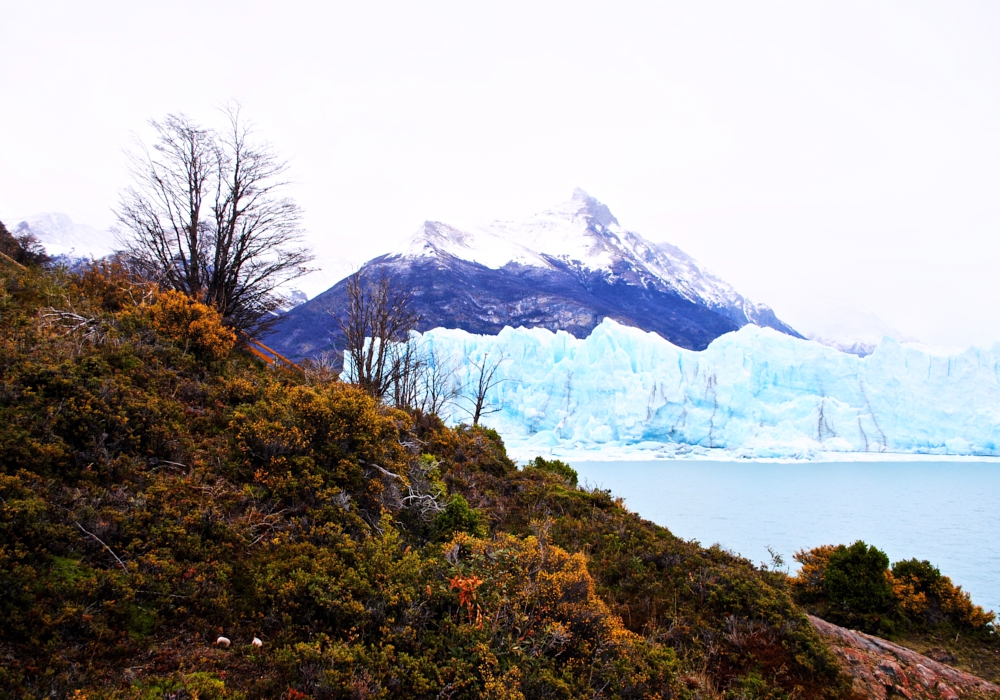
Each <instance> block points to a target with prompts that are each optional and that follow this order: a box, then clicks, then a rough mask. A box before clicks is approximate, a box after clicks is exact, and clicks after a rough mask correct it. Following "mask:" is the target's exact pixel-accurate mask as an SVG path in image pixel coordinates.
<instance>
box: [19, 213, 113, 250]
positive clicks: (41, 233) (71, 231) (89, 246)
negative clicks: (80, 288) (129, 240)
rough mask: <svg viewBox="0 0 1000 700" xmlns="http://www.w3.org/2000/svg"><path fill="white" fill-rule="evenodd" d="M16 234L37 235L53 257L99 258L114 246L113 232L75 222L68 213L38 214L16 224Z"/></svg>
mask: <svg viewBox="0 0 1000 700" xmlns="http://www.w3.org/2000/svg"><path fill="white" fill-rule="evenodd" d="M12 233H14V235H20V234H25V233H31V234H34V236H35V237H36V238H37V239H38V240H39V242H40V243H41V244H42V245H43V246H44V247H45V252H46V253H48V254H49V255H51V256H52V257H54V258H61V257H65V258H67V259H70V260H76V259H80V258H91V259H98V258H103V257H104V256H106V255H110V254H111V253H112V251H113V250H114V247H115V240H114V234H112V233H111V232H110V231H101V230H99V229H96V228H94V227H93V226H87V225H86V224H78V223H75V222H74V221H73V220H72V219H70V218H69V217H68V216H67V215H66V214H59V213H47V214H35V215H34V216H29V217H27V218H26V219H23V220H21V221H20V223H18V224H17V225H15V226H14V229H13V231H12Z"/></svg>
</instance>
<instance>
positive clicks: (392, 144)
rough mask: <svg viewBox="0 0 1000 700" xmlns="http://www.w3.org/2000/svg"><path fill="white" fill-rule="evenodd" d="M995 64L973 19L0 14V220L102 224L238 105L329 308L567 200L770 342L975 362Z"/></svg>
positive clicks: (984, 29) (792, 6)
mask: <svg viewBox="0 0 1000 700" xmlns="http://www.w3.org/2000/svg"><path fill="white" fill-rule="evenodd" d="M998 38H1000V4H998V3H996V2H957V1H955V0H949V1H947V2H943V1H942V2H920V1H918V0H906V1H899V2H878V1H874V2H873V1H871V0H867V1H865V2H844V1H838V2H798V1H796V2H754V3H747V2H731V3H723V2H707V1H706V2H696V3H692V2H664V1H662V0H661V1H659V2H649V3H640V2H622V1H619V2H603V3H595V2H583V1H580V0H576V1H573V2H542V1H540V0H534V1H533V2H523V3H522V2H511V1H507V0H505V2H503V3H494V4H492V5H487V4H486V3H470V2H454V3H445V2H431V1H428V2H421V3H411V2H394V3H377V2H371V3H357V2H351V3H346V2H345V3H335V2H282V3H275V2H266V3H265V2H247V1H246V0H241V1H240V2H222V1H219V2H207V1H205V0H201V1H199V2H186V1H182V0H174V1H173V2H171V3H169V4H156V5H154V4H152V3H137V2H102V1H100V0H92V1H91V2H87V3H78V2H45V1H44V0H38V1H36V2H32V3H12V2H6V3H3V5H2V7H0V95H2V96H3V106H2V107H0V134H2V136H0V166H2V167H0V219H2V220H5V221H8V222H9V221H10V220H12V219H14V218H16V217H20V216H26V215H30V214H34V213H37V212H49V211H58V212H65V213H67V214H69V215H70V216H71V217H72V218H73V219H74V220H75V221H77V222H81V223H87V224H90V225H93V226H97V227H104V226H107V225H108V224H110V223H111V221H112V216H111V213H110V212H111V208H112V207H113V206H114V204H115V202H116V199H117V193H118V191H119V190H120V189H121V188H122V187H123V186H125V185H126V184H127V180H126V175H125V171H124V165H125V159H124V157H123V155H122V149H123V148H126V147H127V146H128V145H129V142H130V139H131V138H132V134H133V133H138V134H140V135H145V134H146V133H148V132H147V130H146V127H145V123H146V121H147V120H148V119H150V118H158V117H162V116H164V115H165V114H166V113H168V112H172V111H182V112H185V113H186V114H188V115H189V116H191V117H194V118H196V119H199V120H202V121H204V122H206V123H212V122H215V121H217V117H218V115H217V113H216V112H215V108H216V107H217V106H218V105H219V104H221V103H222V102H224V101H226V100H229V99H237V100H239V101H241V102H242V103H243V105H244V108H245V113H246V115H247V116H249V117H250V118H251V119H252V120H253V121H255V122H256V124H257V125H258V128H259V131H260V133H261V135H263V136H264V137H266V138H267V139H268V140H269V141H271V142H272V143H273V145H274V146H275V148H276V149H277V150H278V152H279V153H281V154H282V155H284V156H286V157H287V158H288V159H289V160H290V161H291V175H292V177H293V178H294V180H295V184H294V187H293V189H292V191H291V194H292V195H293V196H294V197H295V198H296V199H297V200H298V202H299V203H300V204H301V205H302V206H303V207H304V209H305V212H306V217H307V225H308V228H309V230H310V235H311V239H312V242H313V245H314V246H315V247H316V248H317V251H318V252H319V253H320V254H321V256H322V259H323V260H324V261H325V262H326V264H327V265H328V268H329V270H330V275H331V279H330V280H329V281H330V283H332V282H333V281H334V279H333V277H335V276H336V273H337V272H340V271H342V270H343V269H345V267H348V266H350V265H352V264H358V263H361V262H363V261H364V260H366V259H368V258H370V257H373V256H375V255H378V254H380V253H382V252H385V251H386V250H387V249H388V248H389V247H390V246H392V245H393V244H395V243H396V242H397V241H398V240H399V239H401V238H402V237H404V236H406V235H408V234H409V233H411V232H412V231H414V230H416V228H417V227H418V226H419V225H420V223H421V222H422V221H424V220H425V219H436V220H441V221H446V222H449V223H452V224H455V225H458V226H462V225H467V224H474V223H479V222H486V221H489V220H492V219H494V218H518V217H522V216H527V215H529V214H532V213H534V212H536V211H539V210H542V209H545V208H548V207H550V206H553V205H555V204H557V203H558V202H560V201H562V200H564V199H567V198H568V197H569V195H570V193H571V191H572V189H573V188H574V187H577V186H579V187H582V188H584V189H586V190H587V191H588V192H590V193H591V194H592V195H594V196H595V197H597V198H598V199H601V200H602V201H604V202H605V203H606V204H608V205H609V206H610V207H611V210H612V211H613V212H614V213H615V214H616V215H617V216H618V218H619V220H620V221H621V223H622V224H623V225H625V226H627V227H628V228H630V229H632V230H635V231H637V232H639V233H641V234H643V235H644V236H646V237H647V238H650V239H652V240H669V241H670V242H672V243H674V244H675V245H678V246H680V247H681V248H682V249H684V250H685V251H687V252H688V253H690V254H692V255H693V256H695V257H696V258H698V259H699V260H700V261H701V262H702V263H703V264H705V265H706V266H708V267H710V268H711V269H713V270H714V271H715V272H716V273H717V274H719V275H720V276H721V277H723V278H724V279H726V280H727V281H729V282H731V283H732V284H733V285H734V286H736V287H737V289H739V290H740V291H742V292H744V293H745V294H749V295H751V296H753V297H754V298H756V299H758V300H760V301H763V302H765V303H768V304H770V305H771V306H773V307H774V308H775V310H776V311H777V313H778V314H779V316H781V317H782V318H784V319H786V320H788V321H789V322H791V323H792V324H793V325H797V326H800V327H807V326H808V325H809V324H810V323H811V320H812V319H818V318H820V317H821V316H823V314H825V313H828V312H827V311H825V309H828V308H830V307H832V306H843V305H844V304H849V305H851V306H854V307H856V308H858V309H860V310H861V311H865V312H874V313H876V314H878V315H879V316H880V317H881V318H882V319H884V320H885V321H886V322H887V323H888V324H890V325H892V326H895V327H896V328H899V329H900V330H902V331H903V332H904V333H906V334H909V335H912V336H916V337H919V338H920V339H922V340H924V341H926V342H930V343H936V344H947V345H964V344H968V343H973V342H975V343H979V344H989V343H992V342H994V341H998V340H1000V312H998V310H997V302H998V294H997V291H998V284H997V275H996V269H997V262H998V260H1000V235H998V234H1000V196H998V194H1000V41H998ZM317 286H323V285H321V284H317V283H315V282H314V283H313V291H315V288H316V287H317Z"/></svg>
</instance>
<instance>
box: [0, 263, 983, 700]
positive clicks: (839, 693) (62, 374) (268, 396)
mask: <svg viewBox="0 0 1000 700" xmlns="http://www.w3.org/2000/svg"><path fill="white" fill-rule="evenodd" d="M236 341H237V338H236V337H235V336H234V335H233V334H232V332H230V331H229V330H228V329H227V328H226V327H225V326H224V325H223V324H222V319H221V317H220V316H219V314H218V313H217V312H216V311H215V310H214V309H213V308H211V307H208V306H205V305H204V304H202V303H199V302H197V301H194V300H191V299H189V298H187V297H185V296H184V295H182V294H180V293H178V292H173V291H161V290H160V289H159V288H157V287H154V286H150V285H147V284H144V283H141V282H137V281H135V280H133V279H131V278H130V277H129V276H128V275H126V274H125V273H124V271H123V270H121V269H119V268H116V267H114V266H104V267H98V268H94V269H92V270H91V271H89V272H87V273H86V274H84V275H80V276H77V275H71V274H68V273H65V272H61V271H58V270H56V271H45V270H41V269H38V268H29V269H28V270H27V271H24V270H21V269H19V268H16V267H13V266H9V267H3V266H0V588H2V590H3V591H4V596H2V597H0V620H2V622H3V624H2V625H0V659H2V662H0V698H21V697H28V698H42V697H76V698H92V699H96V698H135V699H140V698H141V699H147V698H150V699H151V698H174V699H178V700H179V699H181V698H192V699H193V698H202V699H208V698H286V699H289V700H291V699H297V698H313V697H314V698H390V697H407V698H453V699H458V698H578V697H594V698H699V697H700V698H730V699H733V700H735V699H738V698H746V699H749V698H774V699H778V698H807V697H808V698H824V697H826V698H848V697H851V694H850V692H851V691H850V680H849V679H848V678H846V677H845V676H844V675H842V673H841V672H840V670H839V668H838V666H837V664H836V662H835V660H834V658H833V656H832V655H831V653H830V652H829V650H828V649H827V648H826V646H825V645H824V643H823V642H822V640H821V639H820V637H819V636H818V635H817V633H816V632H815V630H814V629H813V627H812V626H811V625H810V623H809V622H808V619H807V618H806V616H805V615H804V613H803V612H802V611H801V609H800V608H799V607H798V606H797V605H796V603H795V602H794V601H793V598H792V595H793V592H794V593H795V594H796V595H799V593H798V592H799V590H800V589H799V588H797V586H798V585H799V584H797V583H793V584H789V581H788V579H787V577H786V576H785V575H784V574H782V573H780V572H776V571H769V570H767V569H762V568H757V567H755V566H754V565H752V564H751V563H750V562H749V561H747V560H744V559H741V558H739V557H737V556H734V555H733V554H731V553H729V552H726V551H724V550H722V549H719V548H718V547H714V548H708V549H705V548H702V547H700V546H699V545H698V544H697V543H692V542H687V541H684V540H681V539H678V538H676V537H674V536H673V535H672V534H671V533H670V532H669V531H668V530H666V529H664V528H662V527H658V526H656V525H653V524H651V523H649V522H646V521H644V520H642V519H640V518H639V517H638V516H636V515H635V514H634V513H631V512H629V511H628V510H627V509H626V508H625V507H624V506H623V504H622V502H621V501H620V500H618V499H616V498H614V497H613V496H612V495H611V494H610V493H609V492H607V491H602V490H599V489H586V488H581V487H579V486H578V485H577V479H576V474H575V472H574V471H573V470H572V468H571V467H569V466H568V465H566V464H563V463H561V462H558V461H553V460H544V459H538V460H535V461H534V462H533V463H531V464H530V465H529V466H528V467H527V468H524V469H519V468H517V466H516V465H515V464H514V463H512V462H511V461H510V459H508V457H507V455H506V453H505V451H504V448H503V443H502V441H501V440H500V438H499V436H498V435H497V434H496V433H494V432H493V431H491V430H488V429H485V428H482V427H475V426H465V427H459V428H457V429H453V428H449V427H447V426H445V425H444V424H443V423H442V422H441V421H440V420H439V419H438V418H437V417H436V416H434V415H432V414H423V413H420V412H418V411H415V410H409V411H404V410H398V409H395V408H391V407H388V406H386V405H385V404H384V403H382V402H379V401H377V400H375V399H374V398H372V397H371V396H369V395H368V394H366V393H365V392H363V391H361V390H359V389H358V388H356V387H353V386H351V385H348V384H344V383H341V382H339V381H335V380H333V381H331V380H328V379H322V380H320V379H317V377H320V376H322V374H321V373H312V372H306V373H304V375H303V373H300V372H298V371H292V370H275V369H271V368H268V367H266V366H265V365H264V364H263V363H261V362H260V361H259V360H257V359H255V358H254V357H253V356H252V355H250V354H248V353H244V352H242V351H241V350H240V348H239V346H238V344H237V342H236ZM817 561H818V560H817ZM834 561H836V558H835V557H834V556H833V554H832V553H831V555H830V556H828V557H827V558H826V560H825V562H826V563H825V564H823V566H822V567H821V568H822V573H821V575H820V577H821V579H822V580H824V581H825V580H826V578H823V577H824V576H826V577H829V574H828V572H829V567H830V566H831V565H832V562H834ZM866 561H867V559H866ZM876 563H879V562H876ZM897 566H898V565H897ZM918 569H919V567H917V568H914V567H913V566H910V567H909V568H906V567H903V568H902V569H900V570H899V571H898V572H896V569H893V575H894V576H896V578H895V579H893V580H894V581H896V583H895V584H892V585H894V586H896V588H891V591H892V593H891V595H893V596H897V595H902V596H904V598H905V600H906V601H908V602H907V603H906V605H907V606H909V607H908V608H906V609H907V610H909V609H913V610H916V609H917V607H919V601H920V600H921V599H920V595H921V594H923V595H924V598H923V599H922V600H924V601H925V602H926V606H927V607H926V610H927V611H930V610H938V609H941V610H945V608H947V611H951V610H952V608H950V607H947V605H944V604H943V603H939V602H935V601H938V600H939V599H940V594H939V593H936V592H935V591H938V590H939V588H940V586H941V584H940V581H938V583H934V582H931V583H927V585H925V581H929V580H930V579H928V578H927V576H928V575H929V574H928V573H927V572H926V571H924V570H923V569H919V570H918ZM830 580H833V579H830ZM887 580H888V579H887ZM907 586H909V588H907ZM935 586H938V587H937V588H936V587H935ZM821 588H822V586H821ZM897 588H898V589H899V591H902V592H901V593H897V592H896V591H897ZM822 590H823V591H826V589H825V588H822ZM865 590H867V589H865ZM940 590H944V589H943V588H941V589H940ZM883 592H884V591H883ZM823 595H827V594H826V593H823ZM864 595H865V596H867V595H868V593H865V594H864ZM874 595H875V597H874V598H872V600H875V601H876V604H878V605H881V604H882V598H880V597H878V596H879V595H881V594H874ZM935 595H937V596H939V597H938V598H934V596H935ZM959 597H960V598H961V596H959ZM824 600H825V599H824ZM865 600H867V598H865ZM893 600H896V598H893ZM940 600H943V599H940ZM949 600H951V599H949ZM815 603H816V605H820V604H821V603H822V600H821V598H816V600H815ZM942 605H944V607H942ZM948 605H950V603H949V604H948ZM915 606H916V607H915ZM935 606H937V607H935ZM904 607H905V606H904ZM963 610H964V608H963ZM947 611H946V612H947ZM913 614H914V615H916V614H917V613H913ZM927 614H928V615H929V614H930V613H929V612H928V613H927ZM948 614H951V613H950V612H948ZM955 614H959V615H962V614H965V613H955ZM955 619H956V620H958V619H959V618H955ZM961 619H962V620H965V619H966V618H961ZM969 619H970V620H972V619H978V618H969ZM956 624H957V623H956ZM963 624H964V623H963ZM219 636H225V637H226V638H228V639H230V640H231V642H232V644H231V645H230V646H228V647H227V648H224V647H223V646H221V645H217V644H215V641H216V639H217V638H218V637H219ZM255 637H256V638H258V639H260V640H262V642H263V644H262V646H257V645H254V644H252V643H251V642H252V640H253V639H254V638H255Z"/></svg>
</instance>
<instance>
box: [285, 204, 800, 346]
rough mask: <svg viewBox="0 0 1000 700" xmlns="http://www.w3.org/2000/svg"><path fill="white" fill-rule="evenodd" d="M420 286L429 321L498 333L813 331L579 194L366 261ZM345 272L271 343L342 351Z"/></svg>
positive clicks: (425, 237)
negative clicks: (607, 322)
mask: <svg viewBox="0 0 1000 700" xmlns="http://www.w3.org/2000/svg"><path fill="white" fill-rule="evenodd" d="M362 270H363V271H364V272H365V274H368V275H372V276H378V275H380V274H382V273H385V274H389V275H392V276H393V277H395V278H396V279H398V280H399V283H400V284H401V285H404V286H406V287H409V288H411V289H413V290H414V302H415V310H416V311H417V312H418V313H419V314H420V316H421V321H420V323H419V324H418V330H421V331H424V330H430V329H431V328H436V327H445V328H459V329H462V330H466V331H469V332H472V333H480V334H491V335H492V334H496V333H498V332H499V331H500V330H502V329H503V328H504V327H505V326H512V327H514V328H517V327H520V326H524V327H527V328H546V329H548V330H553V331H555V330H564V331H567V332H569V333H571V334H572V335H574V336H576V337H578V338H583V337H586V336H587V335H588V334H589V333H590V332H591V331H592V330H593V329H594V328H596V327H597V326H598V325H599V324H600V323H601V322H602V321H603V320H604V319H605V318H611V319H613V320H615V321H617V322H619V323H621V324H624V325H628V326H634V327H637V328H641V329H643V330H646V331H653V332H656V333H658V334H659V335H661V336H662V337H663V338H665V339H666V340H669V341H670V342H672V343H674V344H675V345H678V346H680V347H683V348H687V349H692V350H701V349H704V348H705V347H707V346H708V344H709V343H710V342H711V341H712V340H714V339H715V338H717V337H719V336H720V335H722V334H724V333H728V332H730V331H734V330H737V329H739V328H741V327H743V326H745V325H747V324H755V325H759V326H763V327H770V328H774V329H776V330H779V331H781V332H783V333H786V334H789V335H792V336H795V337H801V336H800V335H799V334H798V333H797V332H796V331H795V330H794V329H792V328H791V327H790V326H788V325H787V324H785V323H783V322H782V321H781V320H780V319H778V317H777V316H776V315H775V313H774V311H772V310H771V308H770V307H768V306H766V305H764V304H760V303H757V302H754V301H752V300H750V299H747V298H746V297H744V296H743V295H741V294H740V293H739V292H737V291H736V290H735V289H733V288H732V287H731V286H730V285H728V284H727V283H726V282H724V281H723V280H721V279H719V278H718V277H715V276H714V275H712V274H711V273H710V272H708V271H707V270H704V269H702V268H701V267H699V265H698V264H697V263H696V262H695V261H694V260H693V259H692V258H691V257H689V256H688V255H686V254H685V253H684V252H683V251H681V250H679V249H678V248H676V247H674V246H672V245H670V244H665V243H664V244H655V243H652V242H650V241H648V240H646V239H644V238H643V237H642V236H640V235H639V234H637V233H634V232H631V231H628V230H626V229H624V228H623V227H622V226H621V225H620V224H619V223H618V220H617V219H616V218H615V217H614V215H613V214H612V213H611V211H610V210H609V209H608V207H607V206H605V205H604V204H602V203H601V202H599V201H598V200H596V199H594V198H593V197H591V196H589V195H588V194H587V193H586V192H583V191H582V190H576V191H575V192H574V193H573V197H572V198H571V199H570V200H569V201H567V202H565V203H563V204H561V205H559V206H557V207H555V208H553V209H550V210H548V211H545V212H542V213H541V214H538V215H536V216H534V217H531V218H530V219H528V220H527V221H523V222H495V223H493V224H490V225H489V226H486V227H482V228H478V229H474V230H460V229H457V228H454V227H452V226H449V225H447V224H444V223H440V222H434V221H428V222H425V223H424V225H423V226H422V227H421V228H420V229H419V230H418V231H417V232H416V233H415V234H414V235H413V236H412V237H411V238H410V239H409V241H408V242H406V243H405V244H404V245H403V246H402V247H400V248H399V249H397V250H394V251H391V252H389V253H387V254H385V255H382V256H380V257H377V258H375V259H373V260H371V261H369V262H368V263H366V264H365V265H364V266H363V267H362ZM346 300H347V290H346V282H345V281H343V280H342V281H341V282H339V283H337V284H336V285H334V286H333V287H331V288H330V289H329V290H327V291H326V292H323V293H322V294H320V295H318V296H317V297H315V298H314V299H312V300H310V301H309V302H307V303H305V304H302V305H301V306H298V307H296V308H295V309H293V310H292V311H290V312H289V313H288V314H287V316H286V317H285V318H284V319H283V321H282V322H281V323H280V324H279V326H278V327H277V328H276V330H275V332H274V334H273V335H272V336H271V337H269V338H268V339H267V342H268V343H269V344H271V345H272V346H274V347H275V348H276V349H277V350H278V351H279V352H282V353H284V354H287V355H290V356H293V357H304V356H310V355H315V354H317V353H320V352H323V351H325V350H328V349H331V348H332V347H333V346H334V345H335V344H336V342H337V339H338V336H339V329H338V325H337V321H336V314H337V313H339V312H340V310H342V309H344V308H346Z"/></svg>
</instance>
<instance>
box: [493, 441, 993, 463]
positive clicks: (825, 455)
mask: <svg viewBox="0 0 1000 700" xmlns="http://www.w3.org/2000/svg"><path fill="white" fill-rule="evenodd" d="M504 442H505V443H506V447H507V453H508V454H509V455H510V456H511V458H512V459H514V460H515V461H517V462H518V463H523V462H526V461H528V460H531V459H534V458H535V457H539V456H540V457H544V458H546V459H560V460H563V461H569V462H678V461H683V462H734V463H748V464H749V463H763V464H829V463H836V462H870V463H889V462H914V463H921V462H924V463H928V462H968V463H975V462H984V463H995V464H998V465H1000V456H997V455H959V454H947V453H933V452H833V451H823V450H813V449H807V450H803V451H802V452H799V453H797V454H784V455H782V454H754V453H753V452H752V451H749V450H745V449H725V448H710V447H701V446H698V445H680V444H676V443H639V444H636V445H620V444H604V445H594V446H589V445H588V446H580V445H565V446H562V445H544V446H543V445H532V444H530V442H529V443H525V442H520V441H518V440H516V439H512V440H510V441H508V438H506V437H504Z"/></svg>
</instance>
